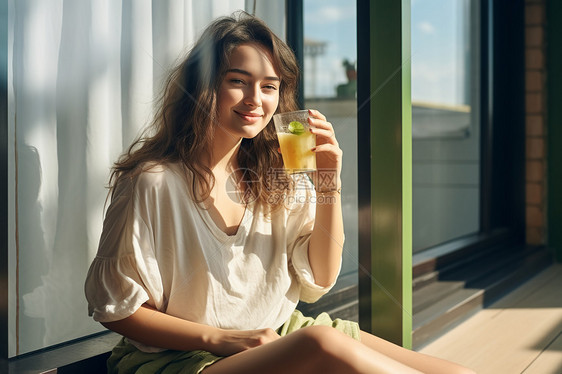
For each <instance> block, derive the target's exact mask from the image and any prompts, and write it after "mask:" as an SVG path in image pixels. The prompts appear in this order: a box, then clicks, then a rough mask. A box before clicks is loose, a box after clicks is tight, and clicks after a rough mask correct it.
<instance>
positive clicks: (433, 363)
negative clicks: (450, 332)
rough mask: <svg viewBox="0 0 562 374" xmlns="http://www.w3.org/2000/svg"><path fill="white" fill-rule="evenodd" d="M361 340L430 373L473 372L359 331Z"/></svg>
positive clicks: (387, 354)
mask: <svg viewBox="0 0 562 374" xmlns="http://www.w3.org/2000/svg"><path fill="white" fill-rule="evenodd" d="M361 342H362V343H363V344H365V345H366V346H368V347H369V348H371V349H372V350H374V351H377V352H380V353H382V354H383V355H385V356H387V357H390V358H392V359H394V360H396V361H399V362H401V363H403V364H404V365H407V366H409V367H412V368H415V369H417V370H420V371H422V372H424V373H432V374H474V371H472V370H470V369H467V368H465V367H462V366H460V365H457V364H455V363H452V362H450V361H446V360H442V359H440V358H437V357H432V356H428V355H425V354H423V353H419V352H414V351H411V350H409V349H406V348H403V347H400V346H398V345H396V344H393V343H391V342H389V341H386V340H384V339H381V338H379V337H377V336H374V335H371V334H369V333H367V332H365V331H361Z"/></svg>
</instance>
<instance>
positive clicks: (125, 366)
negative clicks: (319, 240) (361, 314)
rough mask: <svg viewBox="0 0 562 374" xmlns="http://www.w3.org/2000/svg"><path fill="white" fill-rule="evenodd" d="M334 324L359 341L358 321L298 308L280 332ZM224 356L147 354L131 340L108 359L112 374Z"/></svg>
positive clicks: (188, 367) (185, 372) (188, 369)
mask: <svg viewBox="0 0 562 374" xmlns="http://www.w3.org/2000/svg"><path fill="white" fill-rule="evenodd" d="M318 325H320V326H332V327H334V328H336V329H338V330H339V331H341V332H343V333H345V334H347V335H349V336H351V337H352V338H354V339H357V340H359V325H358V324H357V323H356V322H352V321H344V320H341V319H335V320H332V319H331V318H330V316H329V315H328V314H326V313H322V314H320V315H318V317H316V318H312V317H305V316H303V315H302V313H301V312H299V311H298V310H295V311H294V312H293V314H292V315H291V317H290V318H289V320H288V321H287V322H285V324H283V326H281V327H280V328H279V329H278V330H277V333H278V334H279V335H281V336H285V335H287V334H290V333H291V332H293V331H297V330H299V329H301V328H303V327H307V326H318ZM221 358H223V357H220V356H215V355H214V354H212V353H209V352H206V351H189V352H183V351H172V350H168V351H164V352H158V353H146V352H142V351H140V350H138V349H137V348H136V347H135V346H134V345H132V344H131V343H129V342H128V341H127V339H124V338H123V339H121V341H120V342H119V343H118V344H117V345H116V346H115V348H113V351H112V352H111V356H110V357H109V359H108V360H107V372H108V373H109V374H133V373H135V374H154V373H160V374H195V373H201V371H203V369H204V368H206V367H207V366H209V365H212V364H213V363H215V362H216V361H218V360H220V359H221Z"/></svg>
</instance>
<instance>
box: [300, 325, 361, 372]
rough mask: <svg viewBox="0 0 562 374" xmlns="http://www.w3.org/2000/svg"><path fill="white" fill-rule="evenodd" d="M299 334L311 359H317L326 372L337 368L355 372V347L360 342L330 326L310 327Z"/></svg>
mask: <svg viewBox="0 0 562 374" xmlns="http://www.w3.org/2000/svg"><path fill="white" fill-rule="evenodd" d="M299 333H300V335H301V337H300V339H299V340H300V342H301V343H302V345H303V347H305V348H304V349H306V350H309V352H310V355H311V358H315V359H317V363H318V365H320V366H322V367H325V369H326V370H327V371H325V372H328V371H331V370H330V369H336V368H339V370H341V369H342V368H345V369H347V370H348V371H346V372H353V370H352V368H353V366H354V362H355V349H353V346H354V345H355V343H358V342H356V341H355V340H353V339H352V338H350V337H348V336H347V335H345V334H343V333H342V332H340V331H338V330H336V329H334V328H333V327H329V326H309V327H306V328H303V329H301V330H299ZM350 343H351V344H350ZM323 372H324V371H323Z"/></svg>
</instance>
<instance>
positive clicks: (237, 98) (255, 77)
mask: <svg viewBox="0 0 562 374" xmlns="http://www.w3.org/2000/svg"><path fill="white" fill-rule="evenodd" d="M279 85H280V77H279V74H277V72H276V71H275V69H274V68H273V65H272V63H271V58H270V54H269V52H268V51H267V50H266V49H265V48H263V47H262V46H260V45H258V44H253V43H252V44H243V45H239V46H238V47H236V48H234V50H233V51H232V53H231V55H230V63H229V66H228V67H227V70H226V74H225V76H224V79H223V81H222V83H221V85H220V88H219V92H218V96H217V106H218V114H219V124H218V125H219V126H220V127H222V128H223V129H224V130H226V131H227V132H228V133H230V134H232V135H234V136H236V137H237V138H253V137H255V136H256V135H258V134H259V133H260V131H262V130H263V129H264V128H265V126H267V124H268V123H269V121H270V120H271V117H272V116H273V113H275V110H276V109H277V105H278V104H279Z"/></svg>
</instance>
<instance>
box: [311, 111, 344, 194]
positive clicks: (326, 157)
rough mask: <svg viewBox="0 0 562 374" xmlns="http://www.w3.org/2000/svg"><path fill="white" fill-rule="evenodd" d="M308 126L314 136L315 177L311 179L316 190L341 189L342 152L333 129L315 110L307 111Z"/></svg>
mask: <svg viewBox="0 0 562 374" xmlns="http://www.w3.org/2000/svg"><path fill="white" fill-rule="evenodd" d="M308 113H309V115H310V117H309V118H308V124H309V125H310V131H311V132H312V133H313V134H314V135H316V147H315V148H314V152H315V153H316V168H317V170H318V171H316V173H315V174H316V175H315V176H314V177H313V179H314V180H315V185H316V188H317V189H320V190H334V189H337V188H340V187H341V178H340V175H341V168H342V157H343V151H342V150H341V148H340V146H339V144H338V140H337V139H336V133H335V132H334V127H333V126H332V124H331V123H330V122H328V121H327V120H326V117H325V116H324V115H323V114H322V113H320V112H319V111H317V110H313V109H309V110H308Z"/></svg>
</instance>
